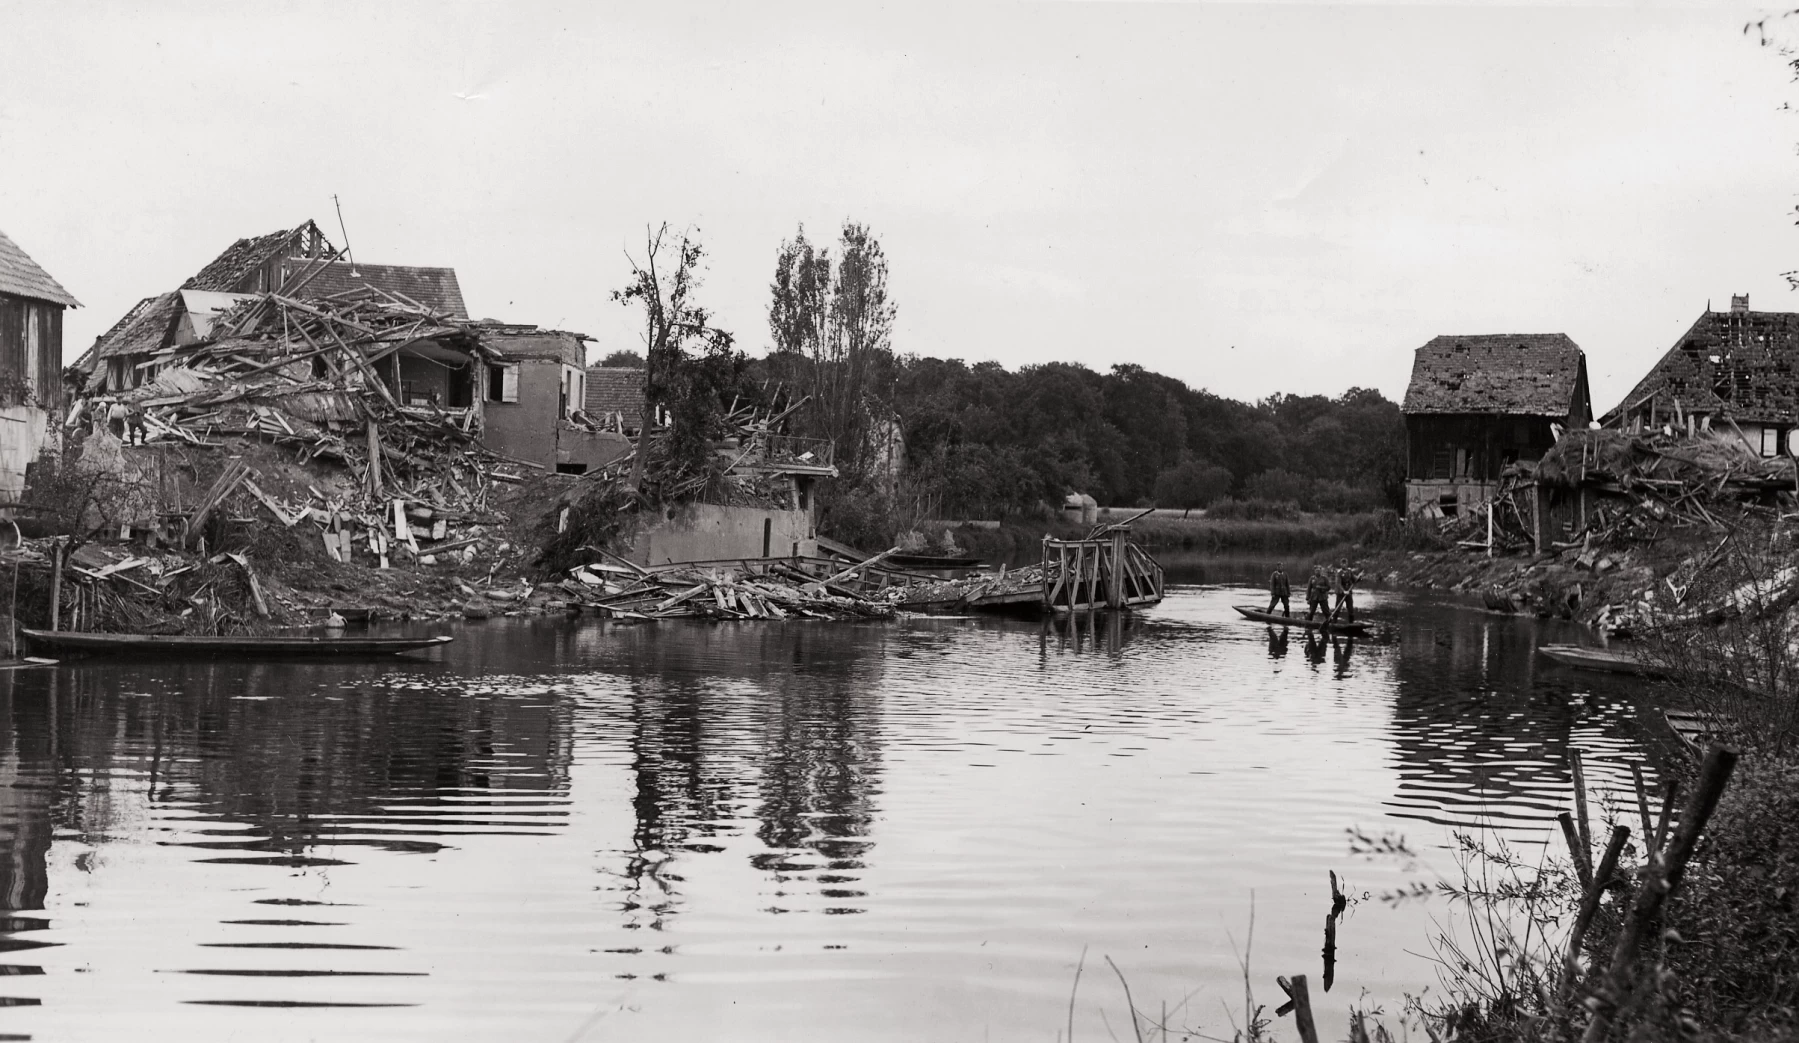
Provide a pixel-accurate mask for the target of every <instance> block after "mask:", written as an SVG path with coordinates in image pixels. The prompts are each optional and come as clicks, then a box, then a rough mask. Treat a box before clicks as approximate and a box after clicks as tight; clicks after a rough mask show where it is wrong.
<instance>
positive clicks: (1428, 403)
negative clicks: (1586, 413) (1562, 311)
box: [1404, 333, 1582, 417]
mask: <svg viewBox="0 0 1799 1043" xmlns="http://www.w3.org/2000/svg"><path fill="white" fill-rule="evenodd" d="M1581 365H1582V363H1581V351H1580V347H1579V345H1577V344H1575V343H1574V342H1573V341H1572V340H1570V339H1568V336H1567V334H1565V333H1505V334H1481V335H1477V336H1443V337H1433V338H1432V339H1431V341H1430V343H1428V344H1426V345H1424V346H1423V347H1421V348H1419V349H1418V350H1417V352H1416V354H1415V356H1414V358H1413V361H1412V382H1411V384H1410V385H1408V386H1407V387H1406V392H1405V405H1404V410H1405V412H1407V413H1501V414H1507V415H1515V416H1556V417H1565V416H1567V415H1568V414H1569V413H1570V412H1571V411H1572V409H1573V407H1574V405H1575V402H1574V396H1575V394H1576V393H1577V391H1578V389H1579V387H1580V372H1581Z"/></svg>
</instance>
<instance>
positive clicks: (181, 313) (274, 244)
mask: <svg viewBox="0 0 1799 1043" xmlns="http://www.w3.org/2000/svg"><path fill="white" fill-rule="evenodd" d="M370 289H373V290H375V291H378V292H379V294H380V295H381V296H382V297H383V298H384V299H387V300H391V301H393V302H395V303H398V304H402V305H404V306H407V307H413V308H416V309H418V310H419V311H420V312H421V313H425V314H429V315H432V316H435V317H437V318H439V319H442V320H445V321H446V322H447V323H449V324H451V325H454V326H455V327H457V329H458V331H459V332H458V335H456V336H448V335H443V334H441V333H440V334H438V335H434V336H430V337H414V338H410V339H405V338H403V339H402V340H401V341H399V342H396V343H394V344H392V345H390V346H389V347H387V348H385V349H383V350H382V351H381V352H380V353H378V354H376V355H371V356H370V357H369V358H368V359H367V362H366V365H365V366H364V369H365V370H366V372H367V373H369V374H372V375H373V376H374V377H376V378H378V379H379V380H380V381H381V383H382V384H383V386H384V390H385V394H387V395H391V396H392V398H393V399H394V401H395V402H396V403H397V404H398V405H401V406H404V407H408V408H416V409H423V410H429V411H433V412H437V413H442V414H444V415H446V416H448V417H449V418H451V419H452V420H454V421H456V422H457V423H459V424H460V425H461V426H462V427H463V428H464V429H465V430H469V431H473V432H477V433H478V434H479V435H480V436H481V438H482V440H483V443H484V444H485V445H486V446H487V447H488V448H489V449H491V450H493V451H494V452H496V453H499V454H501V455H503V456H506V457H510V458H512V459H514V460H520V461H524V462H526V463H530V464H532V465H534V466H537V467H540V468H543V469H545V470H561V471H574V472H577V473H578V472H580V471H584V470H586V469H587V468H589V467H595V466H599V465H602V464H604V463H606V462H608V461H610V460H612V459H614V458H616V457H617V456H618V455H620V454H621V453H622V452H623V451H624V443H623V440H622V439H620V438H617V437H610V438H608V437H606V436H604V435H602V434H601V433H600V432H598V431H596V430H594V429H593V427H592V425H588V424H585V423H584V422H583V420H582V417H583V415H584V414H582V413H581V412H580V404H581V402H582V397H583V395H584V389H583V387H582V384H583V382H584V380H585V370H584V367H583V364H584V362H585V358H584V348H583V341H584V340H585V337H584V336H583V335H581V334H577V333H567V332H563V331H555V330H539V329H537V328H536V327H534V326H527V325H520V324H507V323H500V322H497V321H492V320H482V321H479V322H471V320H470V319H469V315H468V307H467V305H466V304H465V303H464V301H463V297H462V287H461V284H460V282H459V281H458V279H457V276H456V271H455V269H453V268H443V267H421V266H416V265H396V264H369V263H366V262H361V261H354V262H353V261H351V260H350V259H349V258H347V257H346V256H344V255H343V253H342V252H341V251H339V250H338V249H337V248H336V247H334V246H333V245H332V244H331V243H330V241H329V240H328V239H327V238H326V237H325V236H324V234H323V233H322V232H321V231H320V230H319V227H318V225H317V224H316V223H314V222H312V221H307V222H304V223H303V224H301V225H299V226H297V227H295V228H292V229H283V230H280V231H276V232H271V233H269V234H267V235H262V236H255V237H252V238H248V239H239V240H238V241H237V242H235V243H233V244H231V246H229V247H227V248H226V249H225V251H224V252H223V253H221V254H219V256H218V257H216V258H214V259H213V260H212V261H211V262H210V263H209V264H207V265H206V266H205V267H204V268H202V269H200V271H199V272H197V273H195V275H194V276H193V277H192V278H190V279H188V280H187V281H186V282H185V283H183V284H182V286H181V288H180V289H177V290H172V291H169V292H167V293H162V294H158V295H156V296H153V297H146V298H144V299H143V300H141V301H139V302H138V303H137V305H135V306H134V307H133V308H132V309H131V310H130V311H128V312H127V313H126V314H125V315H124V316H123V317H122V318H120V319H119V321H118V322H117V323H115V324H114V325H113V327H112V328H111V329H109V330H107V331H106V332H105V333H103V334H101V335H100V337H99V338H98V339H97V340H96V341H95V342H94V345H93V347H91V348H90V349H88V351H87V352H86V353H85V354H84V355H83V356H82V357H81V359H79V360H78V361H77V362H76V367H77V368H78V369H79V370H81V371H82V372H85V373H86V374H87V379H86V385H85V391H86V393H87V394H88V395H89V396H90V397H120V396H127V395H128V394H129V393H130V392H132V391H134V390H135V389H140V388H143V387H145V386H146V385H149V384H153V383H155V382H156V381H157V379H158V377H159V376H160V375H161V373H162V372H163V371H164V370H165V369H167V368H169V367H170V366H171V365H174V364H178V363H180V362H181V360H182V359H183V358H184V357H185V356H186V355H188V354H190V353H191V351H192V349H193V348H194V347H195V346H198V345H205V344H210V343H213V342H214V341H216V340H217V339H218V338H219V336H220V335H221V333H220V331H218V330H215V329H214V324H215V322H216V321H217V320H218V319H219V317H220V316H221V315H223V314H225V313H227V312H230V311H231V310H232V309H234V308H236V307H237V306H238V305H239V304H241V303H242V302H244V301H248V300H251V299H254V298H256V297H257V296H258V295H259V294H275V295H278V296H279V297H281V298H283V299H285V300H287V301H289V302H292V306H294V307H296V308H305V307H307V306H308V302H312V303H313V304H320V303H321V302H328V303H337V302H341V301H343V300H346V299H349V298H352V297H354V296H356V295H357V294H358V293H359V292H361V291H365V290H370ZM319 347H320V348H321V349H323V348H328V347H330V345H321V346H319ZM311 364H312V375H313V376H315V377H317V378H319V379H320V380H334V379H338V378H339V377H342V376H347V377H348V379H349V380H350V381H351V382H352V383H354V382H357V381H360V380H361V379H362V378H363V375H362V374H347V375H346V374H337V373H333V372H331V369H330V367H331V355H330V354H329V353H328V352H326V351H324V350H320V351H319V352H318V353H317V354H315V355H314V356H313V358H312V360H311ZM133 397H142V396H133Z"/></svg>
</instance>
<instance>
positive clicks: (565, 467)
mask: <svg viewBox="0 0 1799 1043" xmlns="http://www.w3.org/2000/svg"><path fill="white" fill-rule="evenodd" d="M556 473H557V474H586V473H587V465H586V464H557V465H556Z"/></svg>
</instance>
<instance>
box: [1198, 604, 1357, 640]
mask: <svg viewBox="0 0 1799 1043" xmlns="http://www.w3.org/2000/svg"><path fill="white" fill-rule="evenodd" d="M1231 607H1232V608H1234V609H1236V610H1237V611H1238V612H1239V613H1241V614H1242V615H1243V617H1244V618H1246V619H1253V620H1255V621H1257V622H1258V623H1274V624H1276V625H1278V626H1284V627H1305V628H1306V629H1308V630H1328V631H1330V632H1331V633H1333V634H1346V635H1361V634H1366V633H1367V632H1368V624H1366V623H1332V622H1329V621H1328V620H1325V619H1307V618H1306V617H1304V616H1283V615H1280V614H1278V613H1274V612H1264V611H1262V610H1261V609H1259V608H1250V607H1248V606H1246V605H1232V606H1231Z"/></svg>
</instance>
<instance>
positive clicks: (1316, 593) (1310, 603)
mask: <svg viewBox="0 0 1799 1043" xmlns="http://www.w3.org/2000/svg"><path fill="white" fill-rule="evenodd" d="M1329 598H1330V581H1329V580H1327V579H1325V578H1324V566H1323V565H1313V566H1312V574H1311V575H1310V576H1308V577H1306V620H1307V621H1308V622H1309V621H1310V620H1311V618H1312V613H1313V612H1316V613H1318V614H1319V615H1321V616H1324V617H1325V619H1326V621H1327V622H1328V621H1329V619H1330V611H1331V604H1330V601H1329Z"/></svg>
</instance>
